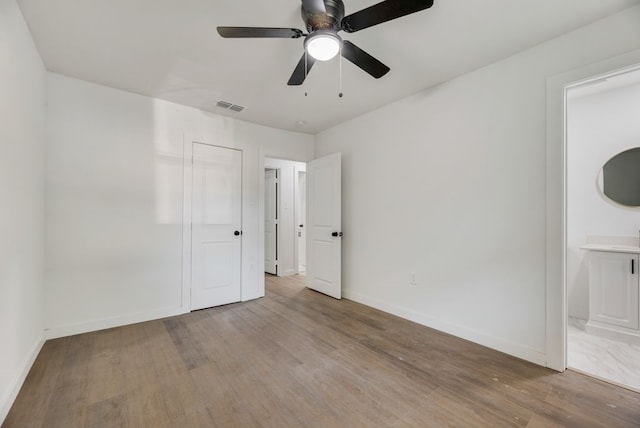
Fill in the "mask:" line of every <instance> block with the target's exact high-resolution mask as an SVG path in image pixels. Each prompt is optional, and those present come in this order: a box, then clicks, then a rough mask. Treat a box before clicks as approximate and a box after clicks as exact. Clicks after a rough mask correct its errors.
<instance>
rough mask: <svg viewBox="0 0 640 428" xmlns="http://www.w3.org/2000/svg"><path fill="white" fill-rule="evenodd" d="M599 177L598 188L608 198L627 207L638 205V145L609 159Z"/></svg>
mask: <svg viewBox="0 0 640 428" xmlns="http://www.w3.org/2000/svg"><path fill="white" fill-rule="evenodd" d="M599 178H600V179H599V180H598V181H599V184H600V190H602V193H604V194H605V195H606V196H607V197H608V198H609V199H611V200H612V201H615V202H617V203H619V204H622V205H625V206H628V207H640V147H634V148H633V149H629V150H625V151H624V152H620V153H618V154H617V155H615V156H614V157H612V158H611V159H609V160H608V161H607V163H605V164H604V166H603V167H602V171H601V172H600V177H599Z"/></svg>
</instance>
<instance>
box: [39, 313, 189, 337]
mask: <svg viewBox="0 0 640 428" xmlns="http://www.w3.org/2000/svg"><path fill="white" fill-rule="evenodd" d="M187 312H189V310H186V309H184V308H182V307H178V308H175V307H174V308H162V309H155V310H152V311H147V312H139V313H135V314H127V315H120V316H117V317H112V318H104V319H100V320H93V321H87V322H84V323H79V324H72V325H64V326H55V327H49V328H46V329H45V330H44V337H45V338H46V339H57V338H59V337H66V336H73V335H75V334H82V333H89V332H92V331H98V330H106V329H108V328H113V327H120V326H123V325H128V324H136V323H139V322H145V321H152V320H157V319H160V318H167V317H172V316H175V315H181V314H185V313H187Z"/></svg>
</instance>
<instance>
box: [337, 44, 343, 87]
mask: <svg viewBox="0 0 640 428" xmlns="http://www.w3.org/2000/svg"><path fill="white" fill-rule="evenodd" d="M338 54H339V55H340V58H338V62H339V64H340V67H339V68H340V71H339V75H338V96H339V97H340V98H342V45H340V52H338Z"/></svg>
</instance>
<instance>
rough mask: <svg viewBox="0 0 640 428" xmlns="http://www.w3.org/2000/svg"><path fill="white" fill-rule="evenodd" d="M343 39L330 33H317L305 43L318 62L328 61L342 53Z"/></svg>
mask: <svg viewBox="0 0 640 428" xmlns="http://www.w3.org/2000/svg"><path fill="white" fill-rule="evenodd" d="M341 45H342V39H341V38H340V37H339V36H338V35H337V34H335V33H332V32H329V31H316V32H315V33H312V34H310V35H309V36H308V37H307V38H306V39H305V41H304V48H305V50H306V51H307V53H308V54H309V55H311V56H312V57H313V58H315V59H317V60H318V61H328V60H330V59H331V58H333V57H335V56H336V55H337V54H338V52H340V46H341Z"/></svg>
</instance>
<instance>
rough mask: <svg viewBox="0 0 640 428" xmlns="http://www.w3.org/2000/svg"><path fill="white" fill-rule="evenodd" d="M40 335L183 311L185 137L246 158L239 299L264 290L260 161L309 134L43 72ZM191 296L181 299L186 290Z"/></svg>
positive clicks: (293, 153)
mask: <svg viewBox="0 0 640 428" xmlns="http://www.w3.org/2000/svg"><path fill="white" fill-rule="evenodd" d="M48 97H49V121H48V123H49V125H48V143H47V144H48V147H47V152H48V162H47V175H46V178H47V200H46V202H47V205H46V206H47V211H46V214H47V215H46V230H47V241H46V258H45V259H46V271H45V283H46V305H45V307H46V317H45V322H46V327H47V329H49V332H48V336H49V337H55V336H59V335H66V334H72V333H77V332H81V331H88V330H93V329H97V328H104V327H110V326H114V325H119V324H124V323H129V322H135V321H140V320H144V319H151V318H157V317H162V316H166V315H169V314H173V313H180V312H182V311H183V309H184V308H183V302H182V288H181V287H182V285H181V283H182V203H183V198H182V191H183V141H184V139H185V134H186V135H188V137H189V138H194V139H198V140H201V141H203V142H208V143H212V144H217V145H221V146H228V147H235V148H240V149H242V150H243V232H244V234H243V248H242V257H243V271H242V278H243V294H242V297H243V300H247V299H251V298H255V297H259V296H261V295H262V294H263V293H264V289H263V288H261V287H262V286H261V284H263V283H262V282H261V281H260V279H261V278H262V275H263V273H262V272H260V270H259V262H258V259H259V257H260V258H261V257H262V253H261V252H259V251H258V248H259V247H258V243H259V241H260V240H259V238H258V236H257V235H258V230H259V226H258V205H259V198H260V196H259V195H260V191H259V187H260V185H259V177H260V176H261V175H263V173H261V171H260V168H261V164H260V155H259V153H260V152H261V151H263V150H268V151H269V153H272V154H274V155H276V156H282V157H286V158H289V159H297V160H301V161H306V160H308V159H310V158H311V157H312V155H313V137H312V136H309V135H305V134H300V133H293V132H288V131H281V130H276V129H271V128H266V127H263V126H258V125H253V124H249V123H246V122H242V121H238V120H234V119H230V118H225V117H222V116H218V115H214V114H209V113H204V112H201V111H199V110H195V109H192V108H188V107H184V106H179V105H177V104H172V103H169V102H165V101H159V100H154V99H151V98H147V97H143V96H139V95H135V94H131V93H126V92H122V91H118V90H114V89H110V88H107V87H103V86H99V85H95V84H90V83H87V82H83V81H79V80H75V79H71V78H67V77H63V76H60V75H57V74H49V75H48ZM187 295H188V294H187Z"/></svg>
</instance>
